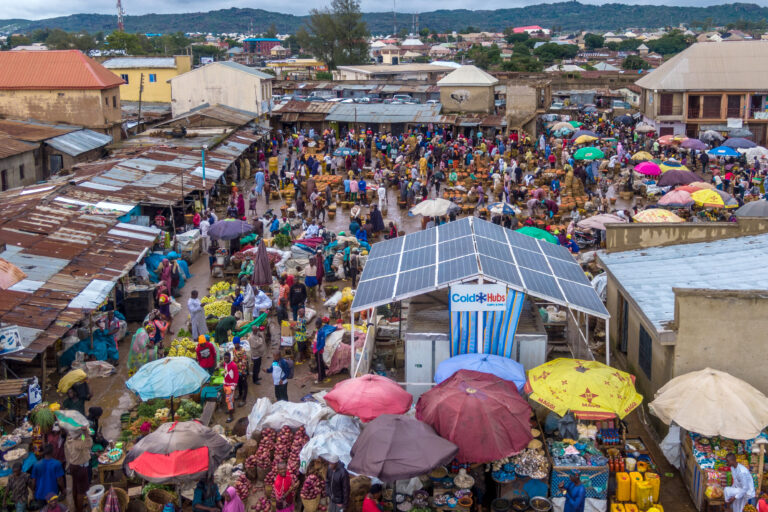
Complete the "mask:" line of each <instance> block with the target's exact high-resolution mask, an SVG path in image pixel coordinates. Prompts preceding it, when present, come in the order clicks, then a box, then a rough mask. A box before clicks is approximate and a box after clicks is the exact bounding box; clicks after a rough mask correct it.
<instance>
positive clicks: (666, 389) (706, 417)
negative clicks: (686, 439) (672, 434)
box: [648, 368, 768, 440]
mask: <svg viewBox="0 0 768 512" xmlns="http://www.w3.org/2000/svg"><path fill="white" fill-rule="evenodd" d="M648 408H649V409H650V411H651V413H652V414H654V415H656V416H657V417H658V418H659V419H660V420H661V421H663V422H664V423H666V424H667V425H669V424H671V423H672V422H673V421H674V422H675V423H677V424H678V425H680V426H681V427H683V428H684V429H686V430H688V431H689V432H694V433H697V434H701V435H704V436H722V437H727V438H729V439H740V440H746V439H754V438H755V437H757V436H759V435H760V432H762V430H763V429H764V428H765V427H766V426H768V397H766V396H765V395H764V394H762V393H761V392H760V391H758V390H757V389H755V388H754V387H752V386H751V385H749V384H748V383H746V382H744V381H743V380H741V379H738V378H736V377H734V376H733V375H731V374H729V373H726V372H721V371H719V370H713V369H712V368H705V369H703V370H699V371H696V372H691V373H686V374H685V375H681V376H679V377H675V378H674V379H672V380H671V381H669V382H667V383H666V384H665V385H664V386H663V387H662V388H661V389H659V390H658V391H657V392H656V396H655V398H654V400H653V402H651V403H650V404H648Z"/></svg>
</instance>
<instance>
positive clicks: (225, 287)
mask: <svg viewBox="0 0 768 512" xmlns="http://www.w3.org/2000/svg"><path fill="white" fill-rule="evenodd" d="M231 286H232V285H230V284H229V283H228V282H227V281H219V282H218V283H216V284H214V285H213V286H211V295H219V294H220V293H223V292H228V291H229V289H230V288H231Z"/></svg>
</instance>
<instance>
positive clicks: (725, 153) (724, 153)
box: [707, 146, 740, 156]
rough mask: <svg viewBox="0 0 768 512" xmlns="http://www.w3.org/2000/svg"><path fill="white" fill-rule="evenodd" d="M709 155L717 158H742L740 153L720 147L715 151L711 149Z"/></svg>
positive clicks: (729, 148)
mask: <svg viewBox="0 0 768 512" xmlns="http://www.w3.org/2000/svg"><path fill="white" fill-rule="evenodd" d="M707 153H709V154H710V155H715V156H740V153H739V152H738V151H736V150H735V149H733V148H731V147H728V146H718V147H716V148H714V149H710V150H709V151H707Z"/></svg>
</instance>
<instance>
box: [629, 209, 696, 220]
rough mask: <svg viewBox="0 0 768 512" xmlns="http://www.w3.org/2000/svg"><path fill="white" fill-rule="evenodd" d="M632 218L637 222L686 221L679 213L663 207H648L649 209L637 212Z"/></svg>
mask: <svg viewBox="0 0 768 512" xmlns="http://www.w3.org/2000/svg"><path fill="white" fill-rule="evenodd" d="M632 220H633V221H635V222H643V223H648V224H651V223H654V222H655V223H659V222H664V223H675V222H685V220H684V219H682V218H680V217H679V216H678V215H676V214H674V213H672V212H671V211H669V210H664V209H663V208H648V209H647V210H643V211H641V212H637V213H636V214H635V215H633V216H632Z"/></svg>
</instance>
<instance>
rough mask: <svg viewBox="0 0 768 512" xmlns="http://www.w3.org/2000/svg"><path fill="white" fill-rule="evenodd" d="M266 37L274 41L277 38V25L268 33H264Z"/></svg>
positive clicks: (272, 25)
mask: <svg viewBox="0 0 768 512" xmlns="http://www.w3.org/2000/svg"><path fill="white" fill-rule="evenodd" d="M264 37H268V38H270V39H274V38H276V37H277V25H275V24H274V23H272V24H271V25H270V26H269V28H268V29H267V31H266V32H264Z"/></svg>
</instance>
